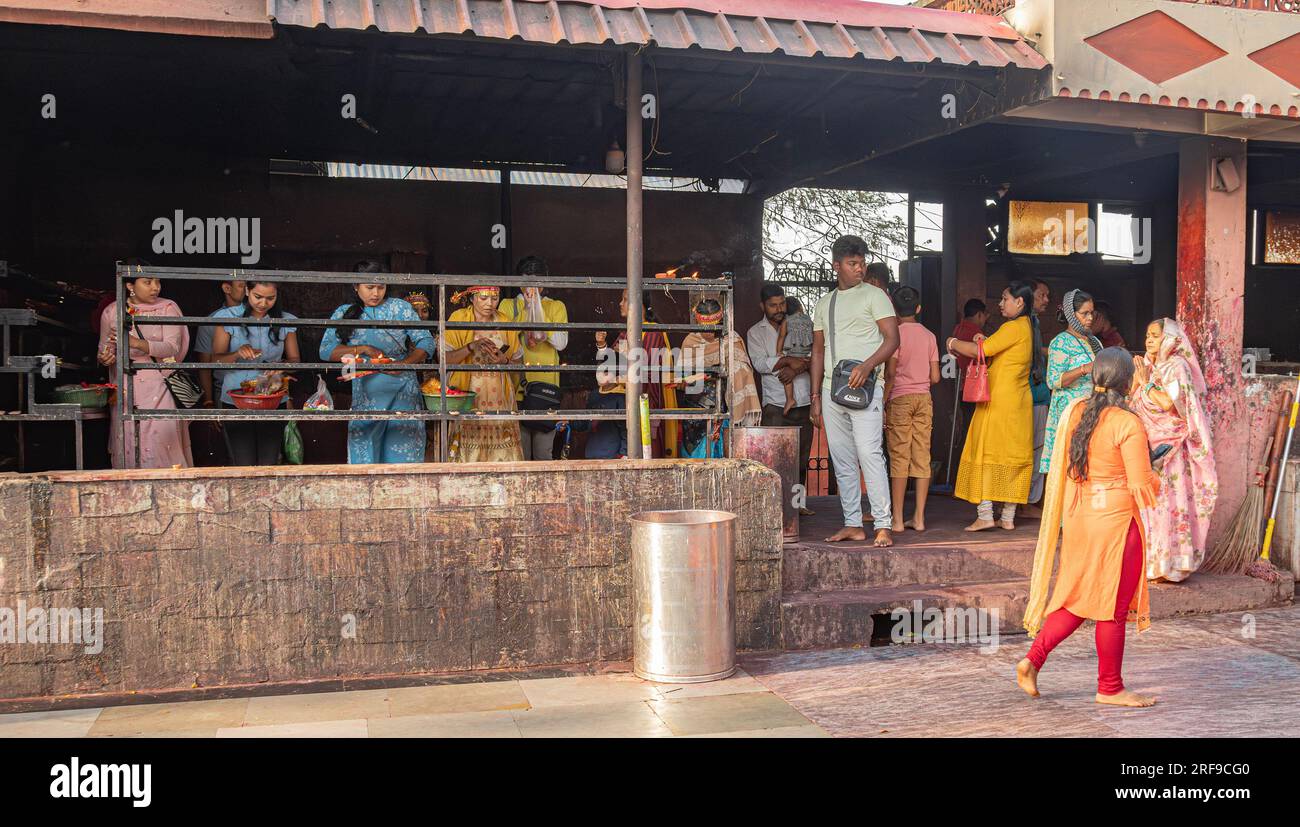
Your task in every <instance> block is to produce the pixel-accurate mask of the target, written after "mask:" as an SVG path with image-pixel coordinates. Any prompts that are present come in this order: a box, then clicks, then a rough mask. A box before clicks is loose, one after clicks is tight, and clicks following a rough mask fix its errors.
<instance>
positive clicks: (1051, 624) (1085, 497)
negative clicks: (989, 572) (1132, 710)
mask: <svg viewBox="0 0 1300 827" xmlns="http://www.w3.org/2000/svg"><path fill="white" fill-rule="evenodd" d="M1092 378H1093V383H1094V386H1093V392H1092V394H1091V395H1090V396H1089V397H1087V398H1085V399H1080V400H1076V401H1075V402H1073V403H1071V404H1070V406H1069V407H1068V408H1066V409H1065V411H1064V412H1062V414H1061V419H1060V421H1059V422H1058V424H1057V439H1056V444H1055V445H1054V446H1053V451H1052V461H1051V466H1050V470H1049V472H1048V479H1047V487H1046V492H1045V496H1044V499H1043V519H1042V524H1041V528H1040V530H1039V534H1038V549H1037V552H1036V554H1035V555H1034V571H1033V577H1032V579H1031V581H1030V589H1029V606H1028V608H1027V609H1026V610H1025V628H1026V629H1027V630H1028V631H1029V634H1030V636H1031V637H1034V645H1033V647H1032V648H1031V649H1030V650H1029V654H1028V656H1027V657H1025V658H1024V660H1022V661H1020V663H1019V665H1018V666H1017V667H1016V680H1017V682H1018V683H1019V684H1020V686H1021V688H1022V689H1024V690H1025V691H1026V692H1028V693H1029V694H1030V695H1035V696H1036V695H1038V670H1039V669H1041V668H1042V666H1043V662H1044V661H1045V660H1046V659H1047V656H1048V654H1049V653H1050V652H1051V651H1052V649H1053V648H1055V647H1056V645H1057V644H1059V643H1060V642H1061V641H1063V640H1065V638H1067V637H1069V636H1070V634H1071V633H1073V632H1074V631H1075V630H1076V629H1078V628H1079V626H1080V625H1081V624H1082V623H1083V621H1084V620H1094V621H1096V623H1097V629H1096V643H1097V702H1098V703H1105V704H1115V705H1119V706H1150V705H1151V704H1153V703H1155V699H1154V698H1148V697H1145V696H1142V695H1138V694H1137V693H1135V692H1132V691H1130V690H1128V689H1125V688H1124V681H1123V679H1122V677H1121V676H1120V669H1121V666H1122V664H1123V660H1124V625H1125V622H1126V621H1127V620H1130V619H1131V620H1135V621H1136V622H1137V627H1138V631H1142V630H1143V629H1146V628H1147V627H1148V626H1150V625H1151V612H1150V608H1149V604H1148V595H1147V583H1146V577H1145V576H1144V574H1145V571H1146V555H1145V548H1146V537H1145V534H1144V531H1143V526H1142V519H1141V515H1140V509H1142V508H1149V507H1150V506H1151V504H1152V503H1154V502H1155V501H1156V494H1157V492H1158V491H1159V490H1160V478H1159V477H1158V476H1157V475H1156V472H1155V471H1153V470H1152V468H1151V458H1150V453H1149V448H1148V445H1147V435H1146V430H1145V429H1144V428H1143V427H1142V421H1141V420H1140V419H1138V417H1137V415H1136V414H1134V413H1132V412H1131V411H1129V410H1128V408H1127V407H1126V406H1125V403H1124V397H1125V394H1127V392H1128V389H1129V386H1130V384H1131V383H1132V381H1133V357H1132V356H1130V355H1129V354H1128V352H1127V351H1125V350H1122V349H1121V348H1106V349H1105V350H1103V351H1101V353H1099V354H1097V358H1096V361H1095V362H1094V364H1093V370H1092ZM1058 526H1059V527H1060V535H1061V562H1060V569H1059V571H1058V573H1057V577H1056V588H1055V589H1053V590H1052V599H1051V601H1050V602H1049V601H1048V600H1047V591H1048V585H1049V583H1050V581H1051V576H1052V568H1053V564H1054V561H1055V557H1056V545H1057V533H1058V531H1057V529H1058ZM1044 617H1045V619H1044Z"/></svg>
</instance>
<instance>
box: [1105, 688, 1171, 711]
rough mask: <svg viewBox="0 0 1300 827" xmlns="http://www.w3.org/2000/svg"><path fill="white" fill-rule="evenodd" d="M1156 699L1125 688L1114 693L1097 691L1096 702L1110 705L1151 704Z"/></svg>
mask: <svg viewBox="0 0 1300 827" xmlns="http://www.w3.org/2000/svg"><path fill="white" fill-rule="evenodd" d="M1155 702H1156V699H1155V698H1153V697H1151V696H1149V695H1139V694H1138V693H1136V692H1134V691H1133V690H1131V689H1125V690H1123V691H1121V692H1118V693H1116V694H1114V695H1103V694H1101V693H1100V692H1098V693H1097V703H1099V704H1110V705H1112V706H1139V707H1140V706H1153V705H1154V704H1155Z"/></svg>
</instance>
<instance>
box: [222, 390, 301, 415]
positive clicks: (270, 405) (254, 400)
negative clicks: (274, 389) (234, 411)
mask: <svg viewBox="0 0 1300 827" xmlns="http://www.w3.org/2000/svg"><path fill="white" fill-rule="evenodd" d="M286 393H288V392H287V391H280V392H279V393H237V392H235V391H231V392H230V398H231V399H232V400H233V401H234V403H235V407H236V408H243V409H244V410H246V411H273V410H275V409H276V408H278V407H280V403H281V402H283V401H284V397H285V394H286Z"/></svg>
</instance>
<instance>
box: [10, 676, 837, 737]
mask: <svg viewBox="0 0 1300 827" xmlns="http://www.w3.org/2000/svg"><path fill="white" fill-rule="evenodd" d="M81 736H90V737H105V738H131V737H198V738H213V737H216V738H259V737H265V738H295V737H325V738H366V737H370V738H425V737H433V738H521V737H522V738H535V737H541V738H571V737H605V738H671V737H675V736H685V737H709V736H719V737H728V738H732V737H744V738H763V737H774V738H792V737H793V738H798V737H805V738H807V737H812V738H824V737H826V733H825V732H824V731H823V730H822V729H821V728H819V727H817V726H815V725H813V724H812V723H811V722H810V721H809V720H808V719H807V718H805V717H803V716H802V715H800V714H799V713H798V712H797V711H795V709H794V708H793V707H791V706H790V705H789V704H787V703H786V702H785V701H783V700H781V699H780V698H778V697H777V696H776V695H774V694H773V693H772V692H771V690H769V689H767V688H766V687H764V686H763V685H762V684H760V683H759V682H758V681H756V680H754V679H753V678H752V677H750V676H749V675H747V674H745V673H744V672H743V671H737V673H736V674H735V675H734V676H733V677H731V678H728V679H727V680H725V681H715V682H713V683H708V684H694V685H691V684H686V685H681V684H656V683H648V682H646V681H642V680H639V679H638V678H636V677H635V676H633V675H631V674H629V673H625V672H621V673H613V674H604V675H586V676H578V677H566V678H540V679H535V680H501V681H488V682H482V683H457V684H444V685H439V686H420V687H408V688H401V689H367V690H361V691H355V692H323V693H318V694H308V695H303V694H299V695H267V696H261V697H255V698H239V699H228V700H211V701H189V702H185V703H163V704H140V705H135V706H116V707H109V708H105V709H84V710H75V711H66V712H31V713H17V714H11V715H0V737H81Z"/></svg>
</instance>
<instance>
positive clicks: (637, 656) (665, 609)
mask: <svg viewBox="0 0 1300 827" xmlns="http://www.w3.org/2000/svg"><path fill="white" fill-rule="evenodd" d="M631 519H632V588H633V600H634V601H635V603H634V608H635V610H636V614H635V615H634V617H633V620H634V623H635V627H634V629H633V635H632V638H633V644H632V669H633V671H634V672H635V673H636V674H637V676H638V677H640V678H644V679H645V680H649V681H659V682H661V683H701V682H703V681H716V680H720V679H722V678H725V677H728V676H729V675H731V674H732V673H733V672H735V671H736V592H735V580H734V577H733V570H734V568H735V559H736V515H735V514H732V513H730V512H727V511H705V510H686V511H643V512H641V513H639V514H633V515H632V518H631Z"/></svg>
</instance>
